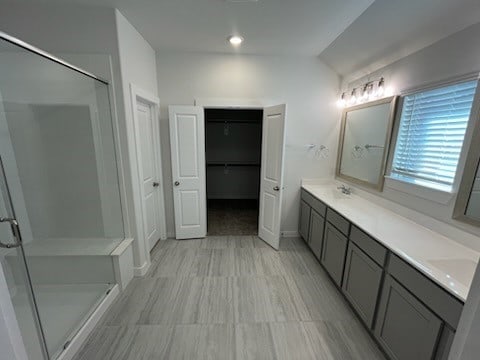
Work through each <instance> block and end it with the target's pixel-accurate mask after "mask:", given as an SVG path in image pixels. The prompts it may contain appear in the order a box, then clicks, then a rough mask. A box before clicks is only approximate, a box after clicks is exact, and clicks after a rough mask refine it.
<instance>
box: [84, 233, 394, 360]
mask: <svg viewBox="0 0 480 360" xmlns="http://www.w3.org/2000/svg"><path fill="white" fill-rule="evenodd" d="M97 359H98V360H100V359H101V360H105V359H115V360H133V359H135V360H142V359H172V360H176V359H189V360H192V359H221V360H229V359H232V360H233V359H236V360H243V359H262V360H264V359H312V360H313V359H323V360H328V359H341V360H345V359H348V360H354V359H358V360H365V359H368V360H384V359H385V358H384V356H383V355H382V353H381V352H380V350H379V349H378V347H377V346H376V344H375V343H374V341H373V340H372V339H371V337H370V336H369V335H368V333H367V331H366V330H365V328H364V327H363V325H362V324H361V323H360V321H359V320H358V319H357V317H356V316H355V315H354V314H353V312H352V310H351V308H350V307H349V306H348V304H347V303H346V301H345V300H344V298H343V296H342V295H341V294H340V293H339V291H338V289H337V288H336V287H335V286H334V285H333V283H332V281H331V280H330V279H329V278H328V276H327V274H326V273H325V272H324V270H323V269H322V268H321V267H320V264H319V263H318V261H317V260H316V259H315V258H314V256H313V255H312V253H311V252H310V251H309V249H308V248H307V247H306V246H305V243H304V242H303V240H301V239H291V238H290V239H282V240H281V242H280V250H279V251H275V250H273V249H272V248H271V247H269V246H268V245H266V244H265V243H264V242H263V241H262V240H260V239H259V238H258V237H257V236H210V237H207V238H205V239H201V240H180V241H177V240H165V241H160V242H159V243H158V245H157V246H156V247H155V248H154V249H153V251H152V265H151V268H150V270H149V273H148V274H147V275H146V276H144V277H142V278H135V279H133V280H132V282H131V283H130V285H129V286H128V287H127V289H125V291H124V292H123V294H121V295H120V297H119V298H118V299H117V300H116V302H115V303H114V304H113V305H112V307H111V309H110V310H109V311H108V312H107V314H106V316H105V317H104V319H103V320H102V322H101V323H100V324H99V325H98V326H97V327H96V328H95V329H94V331H93V333H92V334H91V336H90V337H89V339H88V340H87V342H86V343H85V345H84V347H83V348H82V349H81V350H80V352H79V354H78V355H77V356H76V357H75V360H97Z"/></svg>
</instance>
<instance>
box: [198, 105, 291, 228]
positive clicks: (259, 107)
mask: <svg viewBox="0 0 480 360" xmlns="http://www.w3.org/2000/svg"><path fill="white" fill-rule="evenodd" d="M279 104H285V105H286V104H287V102H286V101H283V100H278V99H277V100H274V99H273V100H272V99H264V98H252V99H245V98H195V99H194V106H199V107H201V108H202V109H203V111H205V109H206V108H209V109H243V110H262V111H264V110H265V108H267V107H271V106H276V105H279ZM285 121H286V113H285ZM262 129H263V118H262ZM262 131H263V130H262ZM263 142H264V138H263V134H262V144H261V145H262V151H263ZM283 146H284V152H283V156H285V147H286V132H285V134H284V137H283ZM262 165H263V164H261V165H260V174H262ZM204 166H205V167H206V161H205V164H204ZM283 166H284V167H285V164H284V165H283ZM283 170H285V169H283ZM284 175H285V172H284V173H283V176H284ZM260 180H261V179H260ZM206 187H207V179H206V178H205V193H206ZM284 189H285V184H282V190H284ZM260 192H261V190H260ZM205 200H207V199H205ZM259 206H260V199H259ZM282 208H283V199H282V204H280V209H282ZM258 210H259V215H258V216H259V219H258V221H259V222H260V208H259V209H258ZM207 212H208V208H207V201H205V214H207ZM281 221H282V213H280V222H281ZM280 226H281V223H280ZM207 229H208V220H207ZM257 230H258V229H257ZM282 234H283V231H282V229H281V227H280V237H282ZM257 236H258V234H257Z"/></svg>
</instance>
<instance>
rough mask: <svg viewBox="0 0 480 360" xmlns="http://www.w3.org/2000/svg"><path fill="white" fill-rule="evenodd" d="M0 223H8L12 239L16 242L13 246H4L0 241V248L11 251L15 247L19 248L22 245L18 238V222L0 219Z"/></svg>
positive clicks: (10, 219) (20, 239)
mask: <svg viewBox="0 0 480 360" xmlns="http://www.w3.org/2000/svg"><path fill="white" fill-rule="evenodd" d="M0 223H9V224H10V228H11V229H12V233H13V237H14V238H15V240H16V242H15V243H13V244H4V243H2V242H1V241H0V247H2V248H6V249H11V248H15V247H19V246H20V245H21V244H22V238H21V236H20V229H19V227H18V222H17V220H15V219H12V218H3V217H0Z"/></svg>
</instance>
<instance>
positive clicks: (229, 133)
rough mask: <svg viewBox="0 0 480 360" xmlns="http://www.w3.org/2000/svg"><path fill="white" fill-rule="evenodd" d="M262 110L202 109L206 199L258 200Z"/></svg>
mask: <svg viewBox="0 0 480 360" xmlns="http://www.w3.org/2000/svg"><path fill="white" fill-rule="evenodd" d="M262 118H263V110H235V109H205V151H206V162H207V198H208V199H258V196H259V188H260V161H261V152H262Z"/></svg>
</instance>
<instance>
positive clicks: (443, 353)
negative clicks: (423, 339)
mask: <svg viewBox="0 0 480 360" xmlns="http://www.w3.org/2000/svg"><path fill="white" fill-rule="evenodd" d="M454 337H455V332H454V331H453V330H452V329H450V328H449V327H448V326H447V325H445V326H444V327H443V331H442V336H441V337H440V341H439V342H438V347H437V353H436V354H435V360H447V359H448V355H449V354H450V349H451V347H452V344H453V338H454Z"/></svg>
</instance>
